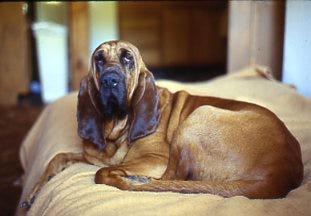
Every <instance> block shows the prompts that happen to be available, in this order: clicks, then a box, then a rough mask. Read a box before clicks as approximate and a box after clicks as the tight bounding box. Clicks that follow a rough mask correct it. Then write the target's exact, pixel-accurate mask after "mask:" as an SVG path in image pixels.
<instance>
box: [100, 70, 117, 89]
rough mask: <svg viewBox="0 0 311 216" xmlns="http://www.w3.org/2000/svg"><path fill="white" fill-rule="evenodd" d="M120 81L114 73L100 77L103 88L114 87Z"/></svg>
mask: <svg viewBox="0 0 311 216" xmlns="http://www.w3.org/2000/svg"><path fill="white" fill-rule="evenodd" d="M119 83H120V77H119V76H118V75H117V74H115V73H109V74H104V75H103V76H102V77H101V84H102V85H103V86H104V87H105V88H115V87H116V86H117V85H118V84H119Z"/></svg>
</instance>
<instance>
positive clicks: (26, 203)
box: [19, 195, 36, 210]
mask: <svg viewBox="0 0 311 216" xmlns="http://www.w3.org/2000/svg"><path fill="white" fill-rule="evenodd" d="M35 199H36V196H35V195H33V196H32V197H31V198H30V199H29V200H27V201H24V202H22V203H21V204H20V205H19V207H20V208H23V209H26V210H28V209H30V208H31V206H32V204H33V203H34V202H35Z"/></svg>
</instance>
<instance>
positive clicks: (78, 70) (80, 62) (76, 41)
mask: <svg viewBox="0 0 311 216" xmlns="http://www.w3.org/2000/svg"><path fill="white" fill-rule="evenodd" d="M68 6H69V62H70V73H71V76H70V77H71V79H70V80H71V83H70V87H71V90H78V89H79V85H80V81H81V78H82V77H83V76H84V75H85V74H87V72H88V70H89V55H90V53H89V13H88V2H70V3H69V5H68Z"/></svg>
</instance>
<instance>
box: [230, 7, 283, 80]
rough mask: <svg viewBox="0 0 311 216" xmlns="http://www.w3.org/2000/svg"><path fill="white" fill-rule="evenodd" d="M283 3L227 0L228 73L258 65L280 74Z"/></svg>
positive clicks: (277, 74)
mask: <svg viewBox="0 0 311 216" xmlns="http://www.w3.org/2000/svg"><path fill="white" fill-rule="evenodd" d="M284 14H285V3H284V2H283V1H229V26H228V27H229V41H228V68H227V70H228V72H233V71H235V70H238V69H241V68H242V67H245V66H247V65H252V64H262V65H266V66H268V67H270V68H271V70H272V72H273V74H274V76H275V77H276V78H280V77H281V71H282V59H283V38H284Z"/></svg>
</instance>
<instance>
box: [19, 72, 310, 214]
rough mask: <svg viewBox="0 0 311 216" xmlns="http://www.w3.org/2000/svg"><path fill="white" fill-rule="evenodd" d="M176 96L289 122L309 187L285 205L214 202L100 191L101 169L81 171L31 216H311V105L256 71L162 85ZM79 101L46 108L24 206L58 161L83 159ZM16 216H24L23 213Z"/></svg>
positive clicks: (26, 151) (30, 148)
mask: <svg viewBox="0 0 311 216" xmlns="http://www.w3.org/2000/svg"><path fill="white" fill-rule="evenodd" d="M157 84H158V85H160V86H164V87H167V88H169V89H170V90H171V91H177V90H179V89H186V90H187V91H189V92H190V93H192V94H197V95H209V96H218V97H223V98H231V99H236V100H242V101H248V102H253V103H257V104H259V105H262V106H264V107H267V108H268V109H270V110H272V111H273V112H274V113H276V114H277V115H278V117H279V118H280V119H281V120H282V121H284V122H285V124H286V125H287V127H288V128H289V130H290V131H291V132H292V133H293V134H294V136H295V137H296V138H297V139H298V141H299V142H300V145H301V149H302V157H303V163H304V180H303V182H302V185H301V186H300V187H298V188H297V189H295V190H293V191H291V192H290V193H289V194H288V195H287V196H286V197H285V198H283V199H267V200H251V199H248V198H245V197H242V196H236V197H232V198H222V197H220V196H216V195H211V194H178V193H172V192H161V193H154V192H130V191H121V190H119V189H117V188H114V187H111V186H107V185H96V184H95V183H94V175H95V172H96V171H97V170H98V169H99V167H96V166H93V165H89V164H83V163H78V164H74V165H71V166H69V167H68V168H67V169H65V170H64V171H62V172H61V173H59V174H57V175H56V176H55V177H53V178H52V179H51V180H50V181H49V182H48V183H47V184H46V185H45V186H44V187H43V188H42V190H41V191H40V193H39V194H38V196H37V198H36V201H35V203H34V204H33V206H32V208H31V209H30V210H29V211H28V214H29V215H136V216H138V215H310V214H311V205H310V203H311V193H310V192H311V100H310V99H309V98H306V97H303V96H301V95H300V94H298V93H297V92H296V90H295V89H294V88H293V87H291V86H288V85H285V84H282V83H280V82H278V81H275V80H273V78H272V77H271V75H270V74H269V72H268V70H267V69H265V68H264V67H259V66H257V67H250V68H246V69H244V70H241V71H239V72H236V73H233V74H230V75H226V76H222V77H219V78H216V79H214V80H211V81H207V82H199V83H191V84H189V83H187V84H185V83H179V82H172V81H166V80H162V81H158V82H157ZM76 103H77V93H72V94H70V95H68V96H65V97H63V98H61V99H60V100H58V101H56V102H54V103H53V104H50V105H49V106H47V107H46V108H45V110H44V111H43V113H42V114H41V116H40V117H39V119H38V120H37V122H36V123H35V125H34V126H33V127H32V129H31V130H30V132H29V134H28V135H27V137H26V139H25V140H24V142H23V144H22V146H21V149H20V158H21V162H22V166H23V169H24V171H25V174H24V186H23V193H22V196H21V201H23V200H25V198H26V195H27V194H29V193H30V191H31V188H32V187H33V185H34V184H35V183H36V182H37V181H38V179H39V177H40V175H41V174H42V173H43V171H44V170H45V167H46V166H47V164H48V162H49V161H50V160H51V159H52V158H53V156H55V155H56V154H58V153H62V152H81V151H82V147H81V139H80V138H79V137H78V135H77V132H76V131H77V129H76V128H77V122H76ZM17 214H23V212H22V211H20V209H18V210H17Z"/></svg>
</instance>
